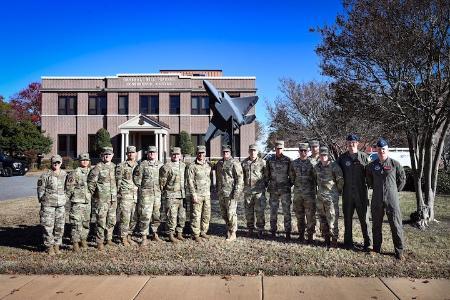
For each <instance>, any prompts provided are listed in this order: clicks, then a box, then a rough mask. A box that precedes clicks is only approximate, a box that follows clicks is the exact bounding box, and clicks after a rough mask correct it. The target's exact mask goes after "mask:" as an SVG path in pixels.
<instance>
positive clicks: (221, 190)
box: [216, 145, 244, 242]
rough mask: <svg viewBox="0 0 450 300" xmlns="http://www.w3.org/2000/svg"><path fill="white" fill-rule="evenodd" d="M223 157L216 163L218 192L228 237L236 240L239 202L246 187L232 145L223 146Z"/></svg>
mask: <svg viewBox="0 0 450 300" xmlns="http://www.w3.org/2000/svg"><path fill="white" fill-rule="evenodd" d="M222 155H223V158H222V159H221V160H219V161H218V162H217V164H216V178H217V192H218V196H219V205H220V211H221V214H222V218H223V219H224V220H225V223H226V225H227V239H226V241H228V242H232V241H235V240H236V231H237V227H238V226H237V211H236V210H237V202H238V200H239V199H240V197H241V194H242V190H243V188H244V175H243V172H242V166H241V164H240V163H239V161H238V160H237V159H234V158H232V157H231V149H230V146H228V145H224V146H222Z"/></svg>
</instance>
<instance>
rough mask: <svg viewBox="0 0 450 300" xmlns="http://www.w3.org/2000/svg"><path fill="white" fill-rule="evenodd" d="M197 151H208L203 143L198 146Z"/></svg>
mask: <svg viewBox="0 0 450 300" xmlns="http://www.w3.org/2000/svg"><path fill="white" fill-rule="evenodd" d="M197 153H206V146H203V145H199V146H197Z"/></svg>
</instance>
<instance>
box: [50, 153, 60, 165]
mask: <svg viewBox="0 0 450 300" xmlns="http://www.w3.org/2000/svg"><path fill="white" fill-rule="evenodd" d="M50 160H51V162H52V163H55V162H60V163H62V157H61V156H60V155H58V154H56V155H53V156H52V158H51V159H50Z"/></svg>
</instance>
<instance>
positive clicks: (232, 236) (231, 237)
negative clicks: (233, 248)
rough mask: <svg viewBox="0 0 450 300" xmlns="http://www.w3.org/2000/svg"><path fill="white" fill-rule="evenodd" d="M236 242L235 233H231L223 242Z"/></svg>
mask: <svg viewBox="0 0 450 300" xmlns="http://www.w3.org/2000/svg"><path fill="white" fill-rule="evenodd" d="M235 240H236V232H231V233H230V237H229V238H227V239H226V240H225V241H227V242H234V241H235Z"/></svg>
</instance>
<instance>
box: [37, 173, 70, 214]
mask: <svg viewBox="0 0 450 300" xmlns="http://www.w3.org/2000/svg"><path fill="white" fill-rule="evenodd" d="M66 177H67V173H66V171H64V170H60V172H59V175H57V174H56V173H55V172H53V171H52V170H48V171H46V172H44V173H43V174H42V175H41V177H40V178H39V180H38V182H37V196H38V199H39V202H40V203H43V204H45V205H49V206H64V205H65V204H66V201H67V195H66V191H65V183H66Z"/></svg>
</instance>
